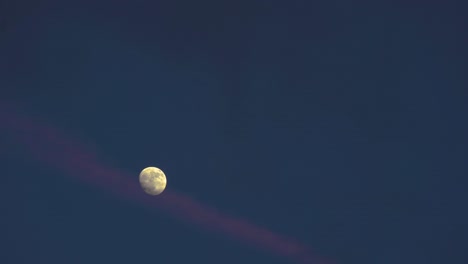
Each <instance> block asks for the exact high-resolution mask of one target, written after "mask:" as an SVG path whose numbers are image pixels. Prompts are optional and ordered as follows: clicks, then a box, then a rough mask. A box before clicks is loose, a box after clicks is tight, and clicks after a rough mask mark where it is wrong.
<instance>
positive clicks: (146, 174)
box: [140, 167, 167, 195]
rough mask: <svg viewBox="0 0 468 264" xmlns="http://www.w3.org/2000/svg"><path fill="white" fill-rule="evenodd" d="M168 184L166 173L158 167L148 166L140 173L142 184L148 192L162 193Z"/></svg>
mask: <svg viewBox="0 0 468 264" xmlns="http://www.w3.org/2000/svg"><path fill="white" fill-rule="evenodd" d="M166 184H167V180H166V175H164V172H163V171H162V170H160V169H158V168H156V167H148V168H146V169H144V170H142V171H141V173H140V185H141V188H143V190H144V191H145V192H146V193H147V194H150V195H158V194H161V193H162V192H163V191H164V189H165V188H166Z"/></svg>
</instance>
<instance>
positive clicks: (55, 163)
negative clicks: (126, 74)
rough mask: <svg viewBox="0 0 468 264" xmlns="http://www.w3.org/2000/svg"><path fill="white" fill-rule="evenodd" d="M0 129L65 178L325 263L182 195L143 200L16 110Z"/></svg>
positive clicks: (73, 144)
mask: <svg viewBox="0 0 468 264" xmlns="http://www.w3.org/2000/svg"><path fill="white" fill-rule="evenodd" d="M0 105H1V104H0ZM0 127H1V130H2V131H3V132H4V133H6V134H8V135H9V136H11V138H12V140H14V141H15V142H16V143H17V144H19V145H22V146H23V147H25V148H26V149H27V150H28V151H29V152H30V153H31V154H32V156H33V157H34V158H36V159H38V160H39V161H40V162H43V163H45V164H47V165H48V166H51V167H53V168H55V169H56V170H58V171H60V172H61V173H63V174H64V175H67V176H72V177H74V178H75V179H78V180H80V181H81V182H84V183H87V184H91V185H94V186H96V187H98V188H100V189H102V190H105V191H107V192H110V193H112V194H114V195H117V196H118V197H120V198H123V199H126V200H131V201H134V202H136V203H138V204H140V205H145V206H146V207H148V208H150V209H154V208H157V209H159V210H163V211H165V212H166V213H169V214H171V215H173V216H175V217H177V218H178V219H180V220H184V221H188V222H190V223H192V224H196V225H197V226H200V227H203V228H205V229H206V230H210V231H212V232H218V233H221V234H224V235H227V236H229V237H231V238H235V239H237V240H239V241H241V242H243V243H246V244H249V245H251V246H254V247H257V248H261V249H263V250H266V251H269V252H271V253H273V254H276V255H278V256H282V257H286V258H289V259H291V260H295V261H296V262H297V263H303V264H323V263H329V262H328V261H324V260H323V259H321V258H318V257H317V256H315V255H314V254H311V251H310V249H308V248H306V247H305V246H304V245H302V244H301V243H298V242H297V241H294V240H293V239H290V238H286V237H284V236H280V235H278V234H275V233H273V232H271V231H269V230H267V229H264V228H261V227H258V226H255V225H253V224H251V223H249V222H247V221H245V220H241V219H235V218H231V217H228V216H226V215H223V214H222V213H221V212H219V211H218V210H216V209H214V208H210V207H208V206H206V205H203V204H201V203H200V202H197V201H195V200H194V199H192V198H190V197H188V196H186V195H184V194H182V193H177V192H175V191H173V190H170V189H168V190H166V191H165V192H164V193H163V194H162V195H160V196H158V197H152V196H148V195H146V194H145V193H144V192H142V191H141V188H140V186H139V183H138V182H137V181H135V180H134V179H135V177H131V176H129V175H127V174H126V173H125V172H123V171H120V170H118V169H115V168H112V167H110V166H106V165H105V164H103V163H102V162H100V161H99V159H98V157H97V154H96V151H93V149H92V148H85V147H84V144H80V143H79V142H77V141H76V140H72V139H70V138H68V137H67V136H66V135H65V134H64V133H62V132H60V131H59V130H58V129H56V128H54V127H53V126H50V125H46V124H44V123H42V122H38V121H37V120H35V119H33V118H29V117H28V116H27V115H22V114H20V112H19V111H18V109H15V107H11V106H10V107H8V106H7V105H6V104H3V105H2V106H0Z"/></svg>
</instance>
